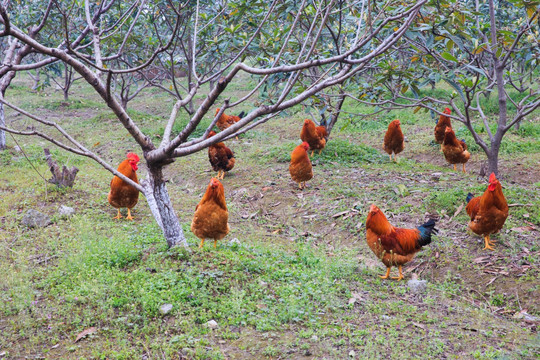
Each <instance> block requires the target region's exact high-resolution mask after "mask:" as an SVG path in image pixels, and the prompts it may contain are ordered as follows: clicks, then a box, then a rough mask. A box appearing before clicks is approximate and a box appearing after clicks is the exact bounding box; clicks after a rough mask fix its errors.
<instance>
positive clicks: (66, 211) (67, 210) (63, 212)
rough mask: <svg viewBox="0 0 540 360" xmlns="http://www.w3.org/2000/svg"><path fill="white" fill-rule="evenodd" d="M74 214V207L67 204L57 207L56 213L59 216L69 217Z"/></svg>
mask: <svg viewBox="0 0 540 360" xmlns="http://www.w3.org/2000/svg"><path fill="white" fill-rule="evenodd" d="M73 214H75V209H74V208H72V207H69V206H65V205H60V207H59V208H58V215H59V216H60V217H61V218H69V217H71V216H73Z"/></svg>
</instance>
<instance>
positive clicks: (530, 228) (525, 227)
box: [510, 226, 534, 233]
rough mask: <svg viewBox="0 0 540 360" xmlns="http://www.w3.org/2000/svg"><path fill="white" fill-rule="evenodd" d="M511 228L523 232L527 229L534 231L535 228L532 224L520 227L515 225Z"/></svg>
mask: <svg viewBox="0 0 540 360" xmlns="http://www.w3.org/2000/svg"><path fill="white" fill-rule="evenodd" d="M510 230H512V231H516V232H519V233H522V232H525V231H532V230H534V228H533V227H532V226H519V227H513V228H511V229H510Z"/></svg>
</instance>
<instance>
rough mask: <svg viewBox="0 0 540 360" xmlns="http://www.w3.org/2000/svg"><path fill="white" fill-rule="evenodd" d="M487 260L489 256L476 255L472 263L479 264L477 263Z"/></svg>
mask: <svg viewBox="0 0 540 360" xmlns="http://www.w3.org/2000/svg"><path fill="white" fill-rule="evenodd" d="M488 260H489V256H480V257H477V258H476V259H474V260H473V263H475V264H479V263H482V262H486V261H488Z"/></svg>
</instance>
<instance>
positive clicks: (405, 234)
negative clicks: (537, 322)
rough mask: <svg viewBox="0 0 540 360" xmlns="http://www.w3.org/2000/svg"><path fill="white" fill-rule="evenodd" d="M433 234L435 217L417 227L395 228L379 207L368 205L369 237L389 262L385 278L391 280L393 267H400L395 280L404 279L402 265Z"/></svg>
mask: <svg viewBox="0 0 540 360" xmlns="http://www.w3.org/2000/svg"><path fill="white" fill-rule="evenodd" d="M432 234H437V229H435V220H433V219H429V220H428V221H427V222H426V223H424V224H423V225H421V226H418V227H417V228H416V229H402V228H396V227H393V226H392V225H390V223H389V222H388V220H387V219H386V216H385V215H384V214H383V212H382V211H381V210H380V209H379V208H378V207H377V206H375V205H371V207H370V208H369V214H368V216H367V220H366V240H367V244H368V246H369V247H370V248H371V250H372V251H373V253H375V255H376V256H377V257H378V258H379V259H380V260H381V261H382V262H383V264H384V265H386V274H385V275H383V276H381V278H383V279H388V276H389V275H390V268H391V267H392V266H398V268H399V276H398V277H392V279H397V280H398V281H399V280H401V279H403V273H402V272H401V267H402V266H403V265H405V264H406V263H408V262H409V261H411V260H412V259H413V258H414V255H415V254H416V253H417V252H418V251H420V249H421V248H422V247H423V246H425V245H427V244H429V243H431V235H432Z"/></svg>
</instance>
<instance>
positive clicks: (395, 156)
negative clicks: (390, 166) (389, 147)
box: [394, 154, 397, 164]
mask: <svg viewBox="0 0 540 360" xmlns="http://www.w3.org/2000/svg"><path fill="white" fill-rule="evenodd" d="M394 161H395V162H396V164H397V154H394Z"/></svg>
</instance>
